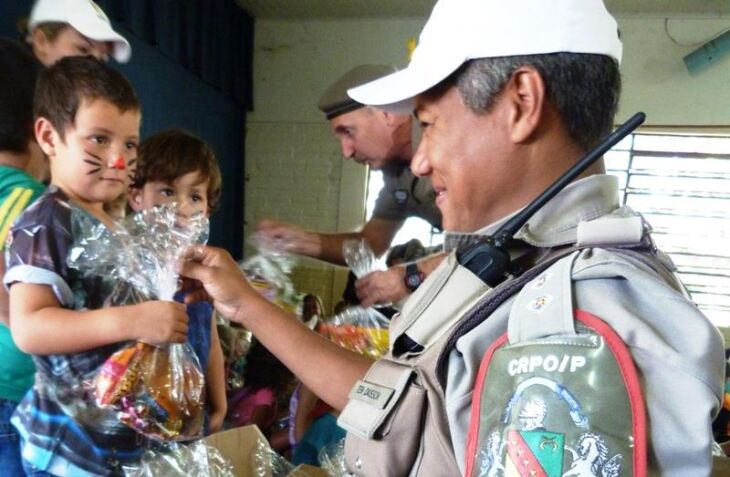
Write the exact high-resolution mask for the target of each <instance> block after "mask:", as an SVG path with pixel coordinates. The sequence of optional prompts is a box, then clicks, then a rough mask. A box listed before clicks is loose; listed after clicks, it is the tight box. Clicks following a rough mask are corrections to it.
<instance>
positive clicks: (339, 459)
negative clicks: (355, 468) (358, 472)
mask: <svg viewBox="0 0 730 477" xmlns="http://www.w3.org/2000/svg"><path fill="white" fill-rule="evenodd" d="M317 460H319V466H320V467H321V468H322V470H324V471H325V472H327V474H328V475H330V476H331V477H346V476H347V475H348V471H347V466H346V465H345V439H340V440H339V441H335V442H330V443H329V444H327V445H325V446H324V447H322V449H320V451H319V454H318V455H317Z"/></svg>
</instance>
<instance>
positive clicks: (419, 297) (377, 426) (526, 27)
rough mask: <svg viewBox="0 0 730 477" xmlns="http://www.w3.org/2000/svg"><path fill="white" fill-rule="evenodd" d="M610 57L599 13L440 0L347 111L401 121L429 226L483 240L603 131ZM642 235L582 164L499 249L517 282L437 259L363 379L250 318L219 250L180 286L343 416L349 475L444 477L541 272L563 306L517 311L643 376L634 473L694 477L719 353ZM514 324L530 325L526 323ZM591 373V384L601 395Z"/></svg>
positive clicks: (551, 299)
mask: <svg viewBox="0 0 730 477" xmlns="http://www.w3.org/2000/svg"><path fill="white" fill-rule="evenodd" d="M621 53H622V45H621V42H620V40H619V38H618V29H617V25H616V22H615V20H614V19H613V18H612V17H611V15H610V14H609V13H608V12H607V11H606V8H605V6H604V4H603V2H602V1H601V0H553V1H551V2H545V1H543V0H520V1H510V2H506V1H484V0H441V1H439V2H438V3H437V4H436V6H435V7H434V10H433V12H432V15H431V18H430V19H429V21H428V23H427V24H426V26H425V28H424V30H423V32H422V34H421V37H420V41H419V46H418V48H417V49H416V51H415V53H414V55H413V59H412V61H411V63H410V65H409V66H408V68H406V69H405V70H402V71H399V72H397V73H395V74H392V75H390V76H388V77H385V78H382V79H380V80H377V81H375V82H373V83H371V84H367V85H363V86H361V87H359V88H355V89H353V90H350V95H351V96H352V97H354V98H355V99H356V100H357V101H360V102H362V103H364V104H373V105H376V106H386V107H387V108H388V109H389V110H392V109H393V108H394V107H397V106H405V107H406V110H409V108H413V110H414V111H415V114H416V115H417V117H418V120H419V122H420V123H421V125H422V128H423V135H422V138H421V142H420V144H419V148H418V150H417V152H416V153H415V155H414V157H413V160H412V166H411V167H412V169H413V171H414V173H415V174H416V175H417V176H425V177H430V178H431V182H432V186H433V188H434V190H435V192H436V204H437V205H438V207H439V209H440V210H441V212H442V214H443V225H444V228H445V229H446V230H450V231H456V232H461V233H464V234H475V235H489V234H491V233H492V232H494V231H495V230H496V229H497V228H498V227H499V226H500V225H502V224H503V223H504V222H505V221H506V220H507V219H508V218H509V217H510V216H512V215H513V214H515V213H516V212H517V211H519V210H520V209H522V208H523V207H525V206H526V205H527V204H528V203H529V202H531V201H532V200H533V199H535V198H536V197H537V196H538V195H539V194H540V193H541V192H542V191H543V190H544V189H545V188H546V187H548V186H549V185H550V184H551V183H553V182H554V181H555V180H556V179H557V178H558V177H559V176H560V175H561V174H562V173H563V172H564V171H566V170H567V169H568V168H569V167H571V166H572V165H574V164H575V163H576V161H577V160H578V159H580V158H581V157H582V155H583V154H584V153H585V152H586V151H588V150H589V149H591V148H592V147H593V146H595V145H596V144H597V143H598V142H599V141H600V139H601V138H602V137H603V136H604V135H606V134H607V133H608V132H609V131H610V129H611V127H612V125H613V118H614V114H615V112H616V108H617V104H618V96H619V87H620V76H619V69H618V64H619V61H620V59H621ZM614 219H615V220H618V222H615V221H614ZM625 219H627V220H625ZM614 223H620V224H628V225H627V226H626V227H624V226H622V227H618V228H617V227H615V226H613V224H614ZM647 230H648V227H647V225H646V224H645V223H643V222H642V220H641V218H640V217H639V216H638V215H636V214H634V213H633V212H631V211H630V210H629V209H628V208H625V207H620V205H619V201H618V186H617V181H616V180H615V178H613V177H611V176H608V175H606V174H605V173H604V167H603V164H602V163H601V162H600V161H599V162H597V163H595V164H594V165H593V166H592V167H591V168H589V169H587V170H586V172H585V173H584V174H583V175H582V176H581V177H580V178H579V179H577V180H576V181H574V182H573V183H572V184H571V185H569V186H568V187H567V188H566V189H565V190H564V191H563V192H561V193H560V194H558V195H557V196H556V197H554V198H553V199H552V200H551V202H549V203H548V204H547V205H546V206H545V207H543V208H542V209H541V210H540V211H539V212H538V213H537V214H535V215H534V216H533V217H532V218H531V219H530V220H529V221H528V222H527V224H526V225H525V226H524V227H522V228H521V229H520V231H519V232H518V233H517V234H516V235H515V240H514V241H512V242H511V243H509V244H508V251H509V253H510V256H511V257H512V259H513V262H514V263H515V265H516V266H515V267H514V268H513V269H512V270H511V272H512V275H511V277H510V278H509V279H507V280H506V281H505V282H503V283H502V284H500V285H498V286H497V287H496V288H494V289H490V288H489V287H487V286H486V285H484V284H483V283H481V281H480V280H479V279H478V278H476V276H475V275H473V274H471V272H470V271H469V270H468V269H467V268H466V267H464V266H463V265H462V264H460V263H459V260H458V256H457V254H456V253H452V254H450V255H449V256H448V257H447V258H446V260H444V261H443V262H442V264H441V265H440V266H439V267H438V268H437V269H436V270H435V271H434V272H433V273H432V275H431V276H429V278H428V279H427V280H426V281H425V283H424V284H423V285H422V286H421V288H419V289H418V290H417V291H416V292H415V293H414V294H413V295H411V297H410V298H409V300H408V301H407V302H406V304H405V306H404V308H403V310H402V313H401V314H400V316H399V317H398V318H394V319H393V321H392V322H391V328H390V342H391V343H393V346H392V349H391V350H390V352H389V353H388V355H386V356H385V357H384V358H382V359H380V360H378V361H376V362H374V363H373V362H372V361H370V360H368V359H367V358H364V357H362V356H359V355H355V354H352V353H349V352H348V351H345V350H343V349H340V348H337V347H336V346H334V345H332V344H330V343H328V342H326V341H325V340H324V339H322V338H320V337H319V336H317V335H315V334H314V333H311V332H310V331H309V330H307V329H306V328H305V327H304V326H303V325H301V324H299V323H298V322H297V321H296V320H293V319H291V318H290V317H289V316H288V315H287V314H286V313H284V312H282V311H280V310H278V309H277V308H276V307H275V306H273V305H271V304H269V303H267V302H266V301H265V300H264V299H262V298H261V297H260V296H259V295H258V294H257V293H256V292H255V291H254V290H252V289H251V287H250V286H249V285H248V284H247V283H246V282H245V280H244V279H243V278H242V276H241V273H240V271H239V270H238V269H237V267H236V266H235V263H234V262H233V260H232V259H231V258H230V256H228V255H227V254H226V253H225V252H223V251H221V250H217V249H212V248H206V247H197V248H194V249H191V250H190V251H189V256H188V258H189V260H188V261H187V262H185V263H183V264H182V265H181V271H182V273H183V274H185V275H187V276H189V277H193V278H196V279H198V280H199V281H200V282H201V283H202V285H203V286H204V288H205V291H206V292H207V294H208V295H209V296H211V297H212V298H213V300H214V302H215V306H216V308H217V309H218V311H219V312H220V313H221V314H222V315H223V316H225V317H226V318H228V319H231V320H233V321H237V322H240V323H243V324H244V325H245V326H246V327H248V328H249V329H250V330H251V331H252V332H253V333H254V334H255V335H256V336H257V337H258V338H259V339H260V340H261V341H262V342H263V343H264V344H265V345H266V346H267V347H269V349H270V350H271V351H272V352H273V353H274V354H275V355H277V356H278V357H279V358H280V359H281V360H282V361H283V362H284V363H285V364H286V365H287V366H289V367H290V368H291V370H292V371H293V372H294V373H295V374H296V375H297V376H298V377H299V378H300V379H301V380H302V381H303V382H304V383H305V384H306V385H307V386H308V387H309V388H311V389H312V390H313V391H314V392H315V393H316V394H317V395H319V396H320V397H321V398H322V399H324V400H325V401H327V402H328V403H330V404H331V405H333V406H334V407H336V408H338V409H342V408H343V407H344V409H343V412H342V414H341V416H340V421H339V422H340V424H341V425H343V426H344V427H345V428H346V429H347V430H348V437H347V441H346V445H345V449H346V462H347V466H348V469H349V470H350V471H351V472H352V473H354V474H357V475H367V476H375V475H393V476H399V475H428V476H453V475H460V474H461V475H463V473H464V469H465V468H466V466H467V463H468V462H469V461H471V460H472V459H473V458H474V456H467V455H466V451H465V449H466V437H467V435H469V429H470V426H478V425H479V416H475V420H472V416H471V415H470V411H471V404H472V398H473V397H474V393H475V392H474V388H475V384H476V381H477V380H476V376H477V371H478V369H479V365H480V362H481V359H482V357H483V356H484V354H485V352H486V350H487V348H488V347H489V346H490V345H491V344H492V343H493V342H495V341H496V340H497V339H498V338H499V337H500V336H502V335H504V334H505V333H507V323H508V320H509V318H510V313H515V314H517V315H519V316H524V314H525V313H528V312H531V310H529V309H528V307H526V306H520V307H517V308H513V304H514V302H515V300H514V295H515V294H519V293H521V291H522V290H523V289H529V287H531V286H532V284H531V285H530V286H525V283H532V282H523V281H521V280H527V279H529V278H530V277H531V276H532V275H531V274H532V273H533V270H535V271H537V270H541V268H540V267H544V269H545V270H546V272H545V273H546V274H545V276H546V277H549V276H551V275H554V276H566V277H569V278H571V279H572V280H575V285H574V287H573V289H572V291H571V294H570V295H567V296H568V298H567V299H566V295H563V294H557V295H552V296H544V297H542V300H541V302H540V304H539V306H535V307H533V309H536V310H538V311H539V310H540V309H542V307H549V306H552V307H553V308H554V309H561V310H567V312H568V316H569V317H570V316H571V311H572V307H573V306H574V304H575V306H576V307H578V308H580V309H581V310H584V311H586V312H588V313H591V314H592V315H594V316H597V317H600V318H601V319H602V320H604V321H605V322H606V323H608V324H609V326H611V327H613V329H615V330H617V332H619V333H620V336H621V338H622V339H623V340H624V342H625V343H626V346H627V347H628V349H629V351H630V353H631V358H632V359H633V361H634V362H635V363H636V366H637V368H638V370H639V373H640V375H641V377H642V379H641V384H640V387H641V392H642V393H643V396H644V398H643V399H645V400H646V414H647V419H648V422H649V423H650V425H649V426H648V432H649V437H648V446H649V448H648V449H647V450H646V451H644V454H643V457H644V458H647V457H648V461H649V471H650V472H649V473H661V474H662V475H671V476H680V475H707V474H708V473H709V467H710V446H711V436H712V434H711V431H710V421H711V417H712V416H713V415H714V413H715V412H716V410H717V409H718V407H719V405H720V396H721V390H722V379H723V375H724V363H723V361H724V360H723V355H722V341H721V338H720V337H719V335H718V333H717V331H716V330H715V329H714V327H713V326H712V324H711V323H710V322H709V321H708V320H707V319H706V318H705V317H704V316H703V315H702V314H701V313H700V312H699V311H698V310H697V308H696V307H695V306H694V305H693V304H692V303H691V302H690V301H689V300H688V299H687V298H686V296H685V295H684V294H683V292H682V290H681V285H679V284H678V282H677V281H676V280H675V279H674V278H673V277H672V276H671V275H672V274H671V268H670V267H668V265H667V262H666V259H665V258H664V257H662V256H661V254H659V253H658V252H656V250H655V249H654V248H653V247H651V246H648V247H646V248H640V247H639V246H638V245H637V244H642V243H644V242H649V243H650V238H649V236H648V232H647ZM610 241H617V242H627V243H630V244H632V246H634V245H636V247H635V249H632V250H634V252H633V255H632V257H633V258H631V259H629V258H626V253H618V252H614V251H611V250H605V249H603V248H602V247H600V246H596V247H593V246H592V245H591V244H593V243H598V244H599V245H600V244H601V242H610ZM579 243H580V244H581V246H584V247H587V248H586V249H585V250H584V251H583V252H581V253H580V254H579V255H577V258H575V262H574V263H573V264H572V265H571V266H570V267H568V268H567V269H566V270H567V273H568V274H567V275H566V274H565V273H564V272H561V271H560V270H558V269H557V268H554V267H553V265H551V263H552V262H550V260H551V257H556V255H557V256H559V254H561V253H564V252H565V251H566V247H567V248H568V249H570V248H572V247H578V244H579ZM556 263H557V262H556ZM517 265H519V266H517ZM535 273H536V272H535ZM561 274H562V275H561ZM538 285H539V283H537V284H534V286H536V287H537V286H538ZM198 291H200V290H198ZM194 295H196V293H193V294H192V296H191V298H194ZM531 319H533V320H537V321H535V322H536V323H538V322H539V320H540V315H539V313H537V314H535V315H534V316H532V315H531ZM510 331H512V330H510ZM523 331H524V332H526V333H528V334H529V332H530V331H531V330H530V329H529V327H528V328H527V329H526V330H523ZM414 343H415V344H416V345H417V346H413V344H414ZM302 353H306V355H307V356H308V359H307V360H306V362H305V361H304V360H301V359H299V356H300V355H301V354H302ZM597 372H598V373H599V374H596V375H594V376H593V378H592V379H594V380H598V381H600V379H601V376H600V371H597ZM675 386H678V388H680V389H682V393H681V396H680V395H678V393H676V389H677V388H675ZM688 402H691V403H692V405H691V406H687V405H686V404H687V403H688ZM590 404H591V406H596V407H600V405H601V403H600V402H592V403H590ZM643 429H644V430H647V429H646V428H643ZM556 445H557V444H556ZM587 445H588V444H586V446H587ZM571 450H572V449H571ZM588 450H589V449H588V448H579V449H578V450H577V452H576V451H573V452H574V453H575V455H576V458H575V460H574V461H573V463H577V462H578V460H579V457H581V453H583V454H585V456H586V459H587V456H588V454H589V452H588ZM562 451H563V450H562V447H561V452H562ZM500 452H501V451H499V449H497V452H496V454H495V455H498V454H499V453H500ZM596 452H597V453H596V454H595V455H596V456H599V455H602V454H601V453H600V452H599V451H598V450H596ZM564 454H565V455H568V451H567V450H566V451H565V452H564ZM604 454H605V452H604ZM502 455H503V454H502ZM581 458H582V457H581ZM591 458H592V459H593V458H595V459H598V457H594V456H593V454H591ZM603 459H604V460H606V459H605V456H604V457H603ZM561 464H562V463H561ZM569 464H570V463H569ZM599 464H600V462H598V461H596V462H587V465H588V466H589V467H587V468H589V469H591V468H593V469H599V468H600V467H601V466H600V465H599ZM591 465H593V467H590V466H591ZM627 465H630V464H627ZM596 466H598V467H596ZM564 468H565V469H567V467H564ZM492 469H493V471H494V472H497V470H498V468H494V467H493V468H492ZM604 470H605V469H604ZM516 471H517V470H515V472H516ZM591 472H593V470H591ZM490 475H491V474H490ZM526 475H527V474H526ZM576 475H577V474H576ZM604 475H606V472H604Z"/></svg>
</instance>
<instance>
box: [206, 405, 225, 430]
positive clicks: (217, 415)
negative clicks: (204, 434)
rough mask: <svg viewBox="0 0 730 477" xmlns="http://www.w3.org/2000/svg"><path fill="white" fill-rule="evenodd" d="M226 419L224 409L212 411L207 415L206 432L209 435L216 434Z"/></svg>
mask: <svg viewBox="0 0 730 477" xmlns="http://www.w3.org/2000/svg"><path fill="white" fill-rule="evenodd" d="M225 417H226V408H225V407H224V408H222V409H212V410H211V411H210V414H209V415H208V430H209V431H210V433H211V434H213V433H216V432H218V431H220V430H221V427H223V420H224V419H225Z"/></svg>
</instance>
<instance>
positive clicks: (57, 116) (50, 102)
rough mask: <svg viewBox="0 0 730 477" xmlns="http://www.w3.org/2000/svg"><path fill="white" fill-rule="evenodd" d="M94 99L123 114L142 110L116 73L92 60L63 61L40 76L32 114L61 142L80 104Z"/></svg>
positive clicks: (128, 86)
mask: <svg viewBox="0 0 730 477" xmlns="http://www.w3.org/2000/svg"><path fill="white" fill-rule="evenodd" d="M97 99H102V100H104V101H108V102H109V103H111V104H113V105H114V106H116V107H117V108H119V111H121V112H123V113H125V112H127V111H141V109H142V108H141V106H140V103H139V99H137V95H136V94H135V93H134V88H132V85H131V83H130V82H129V80H127V78H125V77H124V75H123V74H121V73H120V72H119V71H117V70H115V69H114V68H112V67H111V66H108V65H106V64H105V63H103V62H101V61H99V60H97V59H96V58H94V57H92V56H71V57H66V58H63V59H61V60H59V61H57V62H56V63H54V64H53V65H52V66H51V67H50V68H47V69H45V70H43V71H42V72H41V74H40V76H39V78H38V85H37V87H36V94H35V101H34V103H33V113H34V115H35V117H36V118H40V117H43V118H46V119H47V120H48V121H50V123H51V124H52V125H53V127H54V128H55V129H56V131H57V132H58V133H59V134H60V135H61V136H62V138H63V137H65V131H66V127H67V126H69V125H72V124H74V121H75V120H76V113H77V111H78V109H79V105H80V104H81V102H82V101H83V100H87V101H93V100H97Z"/></svg>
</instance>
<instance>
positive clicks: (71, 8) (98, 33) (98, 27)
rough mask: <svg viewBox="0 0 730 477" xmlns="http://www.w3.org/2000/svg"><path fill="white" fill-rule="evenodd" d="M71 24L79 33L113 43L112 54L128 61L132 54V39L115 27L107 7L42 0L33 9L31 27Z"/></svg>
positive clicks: (79, 0)
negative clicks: (42, 24)
mask: <svg viewBox="0 0 730 477" xmlns="http://www.w3.org/2000/svg"><path fill="white" fill-rule="evenodd" d="M49 22H58V23H68V24H69V25H71V26H72V27H74V28H75V29H76V30H78V32H79V33H81V34H82V35H84V36H85V37H87V38H90V39H92V40H96V41H108V42H111V43H112V56H113V57H114V59H115V60H117V61H118V62H120V63H126V62H127V61H129V58H130V57H131V56H132V47H131V46H130V45H129V42H128V41H127V40H126V38H124V37H123V36H122V35H120V34H119V33H117V32H115V31H114V29H113V28H112V25H111V22H110V21H109V17H107V16H106V13H104V10H102V9H101V7H99V5H97V4H96V3H94V2H92V1H91V0H38V1H36V3H35V5H34V6H33V10H32V11H31V12H30V20H29V21H28V27H29V29H30V30H31V31H32V30H33V28H35V27H36V26H38V25H39V24H41V23H49Z"/></svg>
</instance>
